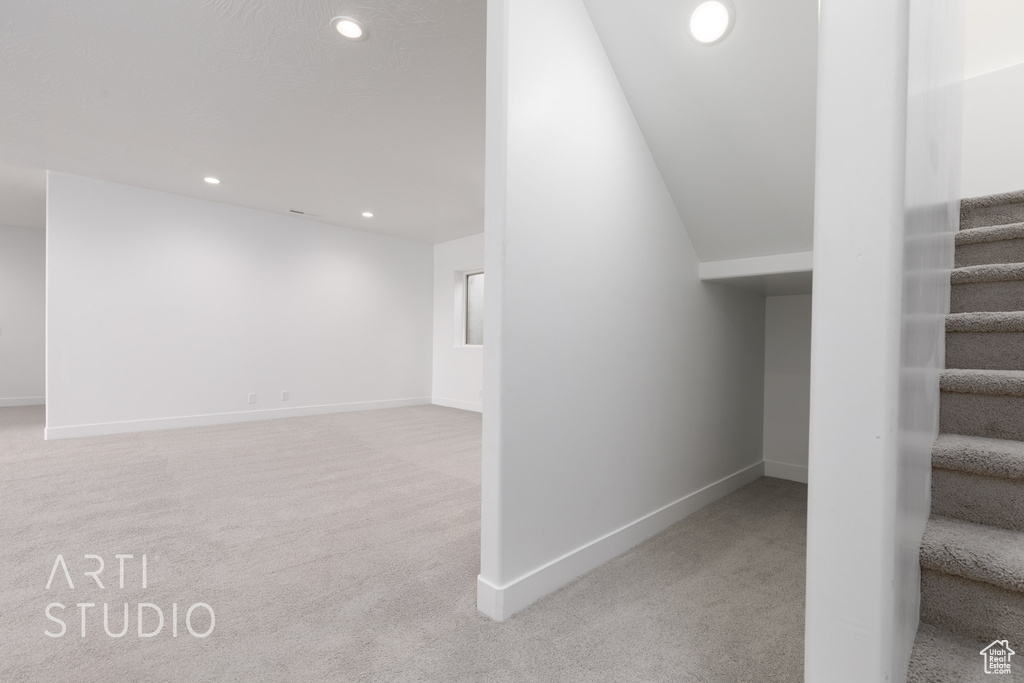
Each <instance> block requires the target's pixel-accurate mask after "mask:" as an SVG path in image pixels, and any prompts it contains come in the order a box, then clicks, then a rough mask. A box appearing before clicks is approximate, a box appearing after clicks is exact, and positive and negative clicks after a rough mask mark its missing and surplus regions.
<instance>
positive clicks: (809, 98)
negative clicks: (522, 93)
mask: <svg viewBox="0 0 1024 683" xmlns="http://www.w3.org/2000/svg"><path fill="white" fill-rule="evenodd" d="M700 1H701V0H644V1H643V2H631V3H624V2H622V1H621V0H584V4H586V6H587V9H588V10H590V14H591V16H592V17H593V20H594V24H595V25H596V27H597V32H598V35H599V36H600V37H601V40H602V42H603V44H604V46H605V49H606V50H607V52H608V57H609V59H610V60H611V63H612V66H613V67H614V69H615V72H616V74H617V76H618V78H619V80H620V82H621V83H622V87H623V90H624V91H625V93H626V97H627V99H628V101H629V103H630V105H631V106H632V109H633V111H634V112H635V114H636V117H637V120H638V121H639V123H640V127H641V129H642V130H643V132H644V138H645V139H646V140H647V142H648V144H649V145H650V147H651V151H652V153H653V155H654V159H655V161H656V162H657V163H658V167H659V168H660V169H661V172H662V175H663V176H664V178H665V180H666V181H667V184H668V187H669V190H670V191H671V192H672V195H673V197H674V198H675V201H676V206H677V208H678V209H679V214H680V216H682V219H683V222H684V224H685V225H686V229H687V231H688V232H689V233H690V237H691V239H692V240H693V244H694V247H695V248H696V249H697V254H698V256H699V257H700V260H701V261H720V260H726V259H737V258H744V257H753V256H769V255H773V254H783V253H789V252H796V251H809V250H810V249H811V247H812V241H811V240H812V221H813V217H814V108H815V99H814V98H815V74H816V68H817V64H816V50H817V39H818V35H817V23H818V3H817V0H771V2H764V1H763V0H732V2H731V4H732V6H733V8H734V10H735V22H734V25H733V27H732V30H731V31H730V32H729V35H728V36H727V37H726V38H725V39H724V40H722V41H721V42H720V43H716V44H714V45H702V44H699V43H698V42H697V41H696V40H694V39H693V37H692V36H691V35H690V33H689V30H688V25H689V18H690V14H691V13H692V12H693V10H694V8H696V7H697V5H698V4H700Z"/></svg>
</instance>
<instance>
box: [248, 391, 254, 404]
mask: <svg viewBox="0 0 1024 683" xmlns="http://www.w3.org/2000/svg"><path fill="white" fill-rule="evenodd" d="M255 402H256V394H255V393H253V394H249V403H255Z"/></svg>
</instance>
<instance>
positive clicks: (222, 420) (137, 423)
mask: <svg viewBox="0 0 1024 683" xmlns="http://www.w3.org/2000/svg"><path fill="white" fill-rule="evenodd" d="M429 404H430V398H429V397H424V398H400V399H393V400H388V401H360V402H357V403H330V404H326V405H318V406H296V407H290V408H270V409H266V410H248V411H245V412H238V413H212V414H209V415H186V416H183V417H160V418H154V419H150V420H127V421H125V422H101V423H97V424H84V425H71V426H66V427H47V428H46V429H45V430H43V438H44V439H47V440H49V439H71V438H75V437H79V436H100V435H102V434H126V433H130V432H150V431H156V430H159V429H178V428H180V427H206V426H208V425H218V424H231V423H234V422H255V421H258V420H273V419H278V418H283V417H305V416H307V415H327V414H329V413H347V412H354V411H357V410H380V409H382V408H404V407H406V406H421V405H429Z"/></svg>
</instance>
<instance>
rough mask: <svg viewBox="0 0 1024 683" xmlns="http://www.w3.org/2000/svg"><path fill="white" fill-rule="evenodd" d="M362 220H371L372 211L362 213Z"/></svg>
mask: <svg viewBox="0 0 1024 683" xmlns="http://www.w3.org/2000/svg"><path fill="white" fill-rule="evenodd" d="M363 218H373V212H372V211H363Z"/></svg>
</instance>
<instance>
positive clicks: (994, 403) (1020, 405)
mask: <svg viewBox="0 0 1024 683" xmlns="http://www.w3.org/2000/svg"><path fill="white" fill-rule="evenodd" d="M939 429H940V431H943V432H945V433H947V434H964V435H966V436H987V437H989V438H993V439H1013V440H1015V441H1024V398H1022V397H1020V396H990V395H987V394H955V393H952V392H948V391H943V392H941V394H940V399H939Z"/></svg>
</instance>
